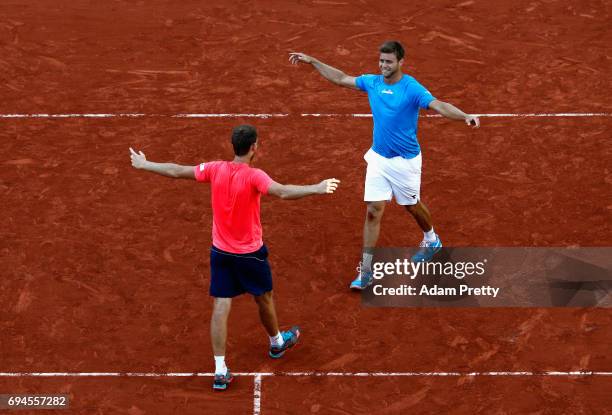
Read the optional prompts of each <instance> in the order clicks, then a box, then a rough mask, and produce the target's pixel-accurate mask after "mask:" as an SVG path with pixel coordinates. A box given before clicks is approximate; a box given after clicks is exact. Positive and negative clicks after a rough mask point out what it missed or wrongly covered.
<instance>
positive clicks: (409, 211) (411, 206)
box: [404, 204, 417, 215]
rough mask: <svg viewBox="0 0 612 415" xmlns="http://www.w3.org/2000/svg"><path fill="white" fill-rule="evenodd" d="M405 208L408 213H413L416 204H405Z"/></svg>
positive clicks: (415, 209)
mask: <svg viewBox="0 0 612 415" xmlns="http://www.w3.org/2000/svg"><path fill="white" fill-rule="evenodd" d="M404 207H405V208H406V210H407V211H408V213H410V214H413V215H414V214H415V212H416V211H417V205H416V204H415V205H405V206H404Z"/></svg>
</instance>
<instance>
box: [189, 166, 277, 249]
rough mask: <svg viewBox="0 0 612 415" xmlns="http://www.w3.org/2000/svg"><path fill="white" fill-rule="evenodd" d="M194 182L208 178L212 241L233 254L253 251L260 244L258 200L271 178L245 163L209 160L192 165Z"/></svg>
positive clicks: (266, 191)
mask: <svg viewBox="0 0 612 415" xmlns="http://www.w3.org/2000/svg"><path fill="white" fill-rule="evenodd" d="M194 173H195V178H196V180H197V181H198V182H210V183H211V188H212V190H211V194H212V208H213V229H212V242H213V245H214V246H215V247H217V248H219V249H221V250H223V251H227V252H232V253H234V254H246V253H250V252H255V251H257V250H258V249H259V248H261V246H262V245H263V240H262V230H261V221H260V219H259V200H260V198H261V194H262V193H263V194H267V193H268V188H269V187H270V184H271V183H272V179H271V178H270V176H268V175H267V174H266V173H265V172H264V171H263V170H260V169H254V168H252V167H250V166H249V165H248V164H246V163H234V162H232V161H211V162H208V163H202V164H200V165H199V166H195V168H194Z"/></svg>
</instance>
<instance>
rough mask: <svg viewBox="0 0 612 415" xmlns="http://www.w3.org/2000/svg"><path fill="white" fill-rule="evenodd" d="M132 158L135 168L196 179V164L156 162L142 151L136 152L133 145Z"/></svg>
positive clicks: (175, 176) (177, 177) (167, 175)
mask: <svg viewBox="0 0 612 415" xmlns="http://www.w3.org/2000/svg"><path fill="white" fill-rule="evenodd" d="M130 159H131V160H132V167H134V168H135V169H139V170H145V171H150V172H152V173H157V174H160V175H162V176H166V177H171V178H173V179H192V180H195V174H194V172H193V169H194V168H195V166H182V165H180V164H175V163H155V162H153V161H149V160H147V157H146V156H145V154H144V153H143V152H142V151H139V152H136V151H135V150H134V149H132V147H130Z"/></svg>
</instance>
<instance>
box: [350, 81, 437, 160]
mask: <svg viewBox="0 0 612 415" xmlns="http://www.w3.org/2000/svg"><path fill="white" fill-rule="evenodd" d="M355 83H356V84H357V87H358V88H359V89H361V90H362V91H364V92H367V93H368V99H369V101H370V108H371V109H372V116H373V119H374V142H373V144H372V150H374V151H375V152H376V153H378V154H380V155H381V156H383V157H386V158H392V157H396V156H401V157H403V158H406V159H411V158H413V157H416V156H418V155H419V153H420V152H421V147H420V146H419V142H418V141H417V121H418V118H419V108H423V109H427V108H429V104H430V103H431V101H433V100H435V98H434V96H433V95H431V93H430V92H429V91H428V90H427V89H425V87H423V85H421V84H420V83H419V82H418V81H417V80H416V79H414V78H413V77H412V76H409V75H406V74H404V75H403V76H402V79H400V80H399V81H398V82H396V83H394V84H393V85H388V84H386V83H385V81H384V77H383V76H382V75H361V76H359V77H357V78H356V79H355Z"/></svg>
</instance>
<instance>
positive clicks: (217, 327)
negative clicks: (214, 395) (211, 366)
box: [210, 298, 233, 391]
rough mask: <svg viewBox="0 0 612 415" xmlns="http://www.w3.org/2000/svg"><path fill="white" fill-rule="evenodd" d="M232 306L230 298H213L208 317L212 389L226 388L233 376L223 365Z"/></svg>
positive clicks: (220, 389)
mask: <svg viewBox="0 0 612 415" xmlns="http://www.w3.org/2000/svg"><path fill="white" fill-rule="evenodd" d="M231 308H232V299H231V298H215V299H214V303H213V312H212V316H211V319H210V338H211V341H212V349H213V355H214V357H215V379H214V382H213V389H214V390H219V391H223V390H226V389H227V387H228V386H229V384H230V383H231V381H232V380H233V377H232V375H231V373H230V371H229V369H228V368H227V366H226V365H225V345H226V343H227V319H228V317H229V313H230V310H231Z"/></svg>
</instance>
